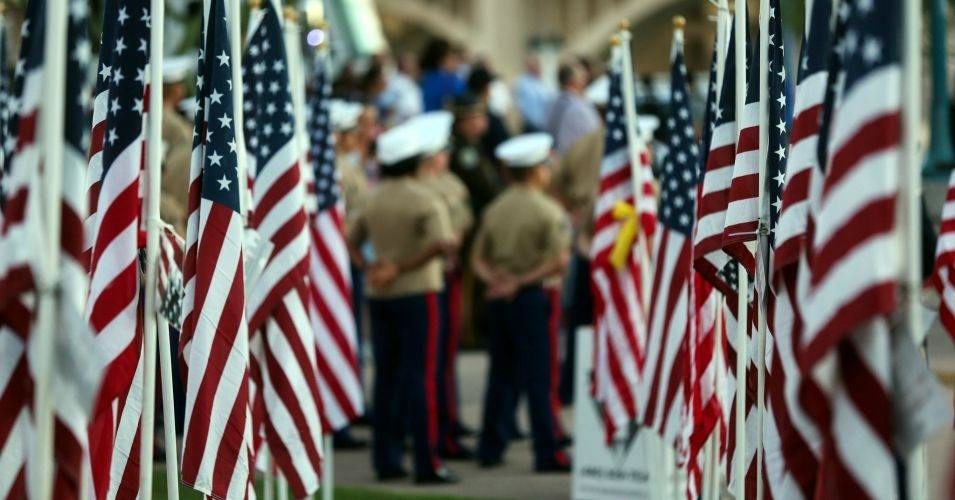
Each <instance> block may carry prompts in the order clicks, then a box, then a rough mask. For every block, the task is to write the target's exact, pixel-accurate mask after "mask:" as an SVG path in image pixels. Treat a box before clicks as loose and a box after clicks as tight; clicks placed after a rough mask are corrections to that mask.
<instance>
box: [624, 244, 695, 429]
mask: <svg viewBox="0 0 955 500" xmlns="http://www.w3.org/2000/svg"><path fill="white" fill-rule="evenodd" d="M655 247H656V250H655V254H656V256H657V261H656V266H655V269H654V276H653V285H652V289H651V290H652V291H651V295H650V318H649V331H648V337H647V346H646V352H647V353H648V356H647V358H646V364H645V365H644V367H643V370H644V371H643V376H642V377H641V380H640V383H639V392H638V394H637V396H638V401H639V402H640V412H641V420H642V421H643V423H644V424H645V425H647V426H649V427H650V428H651V429H654V430H656V431H657V433H659V434H660V436H661V437H662V438H663V439H664V441H666V442H668V443H670V444H674V445H676V444H680V438H681V437H682V433H683V428H684V425H683V424H684V416H685V414H686V412H687V411H688V408H687V401H686V397H685V396H686V394H685V393H684V391H685V386H684V384H686V382H687V375H688V369H689V367H688V363H687V361H688V360H689V356H690V354H689V352H690V346H689V343H688V340H689V339H690V338H691V332H692V329H693V321H694V312H695V311H694V309H695V307H696V304H693V303H691V288H692V286H693V276H694V273H693V272H692V260H693V248H692V242H691V241H690V240H689V238H686V237H684V236H683V235H682V234H680V233H679V232H676V231H668V230H664V231H661V232H660V233H659V234H658V235H657V239H656V244H655Z"/></svg>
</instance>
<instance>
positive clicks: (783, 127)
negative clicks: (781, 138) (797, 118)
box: [776, 118, 786, 134]
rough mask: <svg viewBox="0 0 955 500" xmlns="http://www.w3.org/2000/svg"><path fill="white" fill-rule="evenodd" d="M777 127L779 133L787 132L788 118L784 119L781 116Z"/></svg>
mask: <svg viewBox="0 0 955 500" xmlns="http://www.w3.org/2000/svg"><path fill="white" fill-rule="evenodd" d="M776 128H778V129H779V133H780V134H785V133H786V120H783V119H782V118H780V119H779V124H778V125H776Z"/></svg>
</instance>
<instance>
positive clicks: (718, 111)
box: [716, 107, 723, 120]
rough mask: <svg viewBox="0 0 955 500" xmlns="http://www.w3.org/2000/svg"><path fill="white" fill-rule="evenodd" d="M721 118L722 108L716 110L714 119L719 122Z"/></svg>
mask: <svg viewBox="0 0 955 500" xmlns="http://www.w3.org/2000/svg"><path fill="white" fill-rule="evenodd" d="M721 118H723V108H719V107H717V108H716V119H717V120H719V119H721Z"/></svg>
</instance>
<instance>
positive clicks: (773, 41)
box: [769, 33, 776, 47]
mask: <svg viewBox="0 0 955 500" xmlns="http://www.w3.org/2000/svg"><path fill="white" fill-rule="evenodd" d="M775 45H776V35H775V34H772V33H770V35H769V46H770V47H772V46H775Z"/></svg>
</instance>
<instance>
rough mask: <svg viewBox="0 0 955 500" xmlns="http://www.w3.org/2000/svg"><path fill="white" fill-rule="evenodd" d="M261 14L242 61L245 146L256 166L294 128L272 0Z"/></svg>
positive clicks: (264, 161)
mask: <svg viewBox="0 0 955 500" xmlns="http://www.w3.org/2000/svg"><path fill="white" fill-rule="evenodd" d="M262 14H263V17H262V21H261V23H260V24H259V25H258V26H257V28H256V29H255V32H254V33H253V34H252V36H251V37H250V38H249V43H248V47H247V48H246V51H245V53H244V54H243V59H244V61H243V65H242V75H243V76H242V78H243V81H244V84H243V105H242V106H243V108H242V109H243V110H244V112H245V116H244V120H245V137H246V149H247V150H248V151H249V155H250V156H251V157H253V158H255V162H256V165H258V166H259V168H262V167H264V166H265V165H266V164H267V163H268V161H269V160H270V159H271V158H272V156H273V155H275V153H276V152H278V150H279V149H281V148H282V147H283V146H285V145H286V144H288V143H289V141H291V140H292V139H293V137H294V132H295V119H294V115H293V111H292V109H293V108H292V94H291V91H290V84H289V76H288V68H287V63H286V61H287V60H288V59H287V58H286V54H285V41H284V38H283V35H282V24H281V22H280V20H279V17H278V14H277V13H276V11H275V8H274V6H273V4H272V2H264V5H263V7H262ZM287 167H288V165H282V166H281V167H280V168H282V169H285V168H287Z"/></svg>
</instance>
